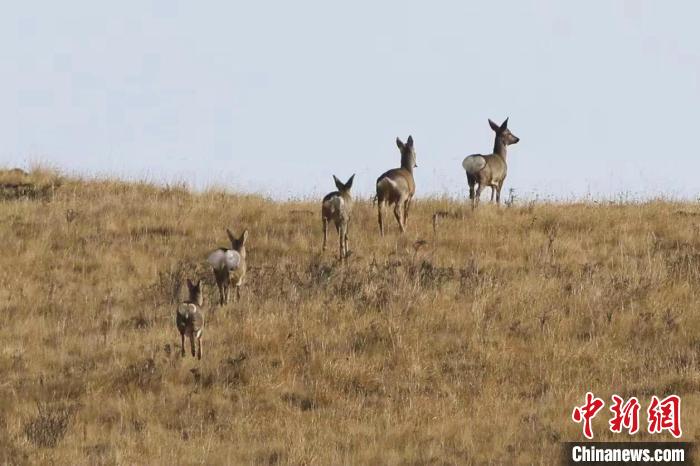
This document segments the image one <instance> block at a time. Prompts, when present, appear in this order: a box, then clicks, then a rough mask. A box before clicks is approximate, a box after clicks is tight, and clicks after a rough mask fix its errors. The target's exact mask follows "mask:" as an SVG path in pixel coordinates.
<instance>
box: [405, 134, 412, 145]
mask: <svg viewBox="0 0 700 466" xmlns="http://www.w3.org/2000/svg"><path fill="white" fill-rule="evenodd" d="M406 145H407V146H408V147H413V136H411V135H409V136H408V139H407V140H406Z"/></svg>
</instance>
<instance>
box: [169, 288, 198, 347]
mask: <svg viewBox="0 0 700 466" xmlns="http://www.w3.org/2000/svg"><path fill="white" fill-rule="evenodd" d="M187 288H188V290H189V294H190V296H189V299H188V300H187V301H183V302H182V303H180V305H179V306H178V307H177V315H176V320H175V323H176V324H177V329H178V330H179V331H180V347H181V348H182V356H183V357H184V356H185V336H186V337H188V338H189V339H190V348H191V350H192V356H194V355H195V351H194V348H195V344H194V342H195V340H197V359H202V330H204V316H203V315H202V305H203V304H204V295H203V291H204V290H203V288H204V285H202V280H199V281H198V282H197V284H196V285H195V284H194V283H192V281H191V280H190V279H189V278H188V279H187Z"/></svg>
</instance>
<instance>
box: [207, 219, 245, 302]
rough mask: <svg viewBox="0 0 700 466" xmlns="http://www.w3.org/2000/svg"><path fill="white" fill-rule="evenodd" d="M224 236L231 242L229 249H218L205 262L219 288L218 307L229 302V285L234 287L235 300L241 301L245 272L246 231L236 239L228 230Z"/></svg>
mask: <svg viewBox="0 0 700 466" xmlns="http://www.w3.org/2000/svg"><path fill="white" fill-rule="evenodd" d="M226 234H227V235H228V238H229V240H230V241H231V249H226V248H219V249H217V250H216V251H214V252H212V253H211V254H209V258H208V259H207V261H208V262H209V264H211V266H212V269H213V270H214V278H215V279H216V285H217V286H218V288H219V305H221V306H223V305H224V304H227V303H228V302H229V297H230V294H231V283H232V282H233V283H234V284H235V286H236V299H237V300H240V299H241V286H242V285H243V278H245V272H246V251H245V243H246V241H247V240H248V230H245V231H243V234H242V235H241V236H240V237H239V238H236V237H235V236H234V234H233V233H231V231H230V230H229V229H226Z"/></svg>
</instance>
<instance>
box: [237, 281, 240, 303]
mask: <svg viewBox="0 0 700 466" xmlns="http://www.w3.org/2000/svg"><path fill="white" fill-rule="evenodd" d="M240 300H241V286H240V285H236V302H239V301H240Z"/></svg>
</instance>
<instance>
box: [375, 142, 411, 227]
mask: <svg viewBox="0 0 700 466" xmlns="http://www.w3.org/2000/svg"><path fill="white" fill-rule="evenodd" d="M396 145H397V146H398V148H399V150H400V151H401V168H394V169H392V170H389V171H388V172H385V173H383V174H382V176H380V177H379V178H377V210H378V216H379V232H380V233H381V235H382V236H384V219H383V211H384V204H385V203H386V204H389V205H392V204H393V205H394V216H395V217H396V221H397V222H398V223H399V228H400V229H401V233H404V232H405V231H406V221H407V220H408V209H409V207H410V206H411V199H413V195H414V194H415V193H416V182H415V181H414V179H413V169H414V168H417V167H418V165H416V150H415V148H414V147H413V137H412V136H409V137H408V139H407V140H406V143H405V144H404V143H403V142H401V139H399V138H396Z"/></svg>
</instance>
